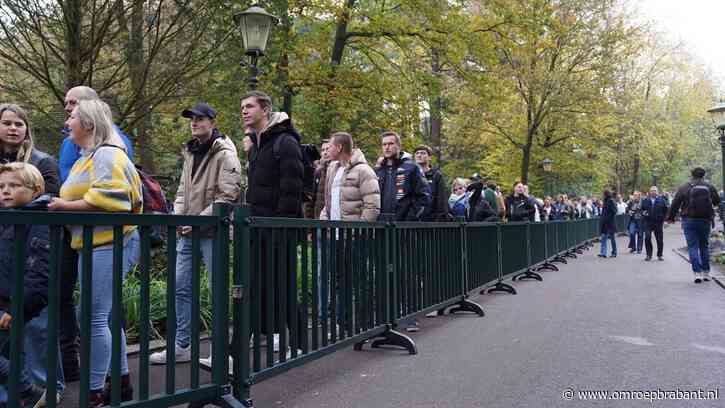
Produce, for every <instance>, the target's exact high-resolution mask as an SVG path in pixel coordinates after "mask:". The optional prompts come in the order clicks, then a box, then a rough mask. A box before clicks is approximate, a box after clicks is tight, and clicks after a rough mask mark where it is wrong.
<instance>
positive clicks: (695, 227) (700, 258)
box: [682, 218, 711, 273]
mask: <svg viewBox="0 0 725 408" xmlns="http://www.w3.org/2000/svg"><path fill="white" fill-rule="evenodd" d="M710 225H711V223H710V220H700V219H696V218H683V219H682V230H683V231H684V233H685V241H687V252H688V253H689V255H690V263H691V264H692V272H694V273H698V272H710V248H709V246H710V242H709V239H710Z"/></svg>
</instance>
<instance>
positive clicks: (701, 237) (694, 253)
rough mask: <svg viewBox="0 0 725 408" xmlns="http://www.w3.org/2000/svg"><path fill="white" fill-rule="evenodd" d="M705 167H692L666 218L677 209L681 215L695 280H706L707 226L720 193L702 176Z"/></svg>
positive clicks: (709, 224)
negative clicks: (688, 177)
mask: <svg viewBox="0 0 725 408" xmlns="http://www.w3.org/2000/svg"><path fill="white" fill-rule="evenodd" d="M704 178H705V169H703V168H701V167H695V168H694V169H692V180H690V181H689V182H687V183H685V184H683V185H682V186H681V187H680V188H679V189H678V190H677V194H676V195H675V198H674V200H672V206H671V207H670V211H669V214H668V215H667V221H668V222H669V223H673V222H675V216H677V211H680V213H681V215H682V230H683V231H684V233H685V240H686V241H687V251H688V252H689V255H690V263H691V264H692V272H693V273H694V274H695V283H701V282H702V281H703V280H704V281H706V282H707V281H709V280H710V248H709V241H708V240H709V238H710V227H711V225H712V220H713V217H714V216H715V210H714V208H713V207H715V206H717V205H718V204H720V196H718V194H717V190H715V187H713V186H712V184H710V183H707V182H706V181H705V180H704Z"/></svg>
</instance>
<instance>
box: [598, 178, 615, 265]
mask: <svg viewBox="0 0 725 408" xmlns="http://www.w3.org/2000/svg"><path fill="white" fill-rule="evenodd" d="M616 216H617V205H616V204H614V200H613V199H612V192H611V191H609V190H604V206H603V208H602V215H601V217H600V218H599V228H600V232H601V234H602V237H601V240H600V241H601V245H600V248H599V255H598V256H599V257H600V258H606V257H607V240H610V241H612V256H611V257H612V258H616V257H617V240H616V238H615V234H616V233H617V225H616V222H615V217H616Z"/></svg>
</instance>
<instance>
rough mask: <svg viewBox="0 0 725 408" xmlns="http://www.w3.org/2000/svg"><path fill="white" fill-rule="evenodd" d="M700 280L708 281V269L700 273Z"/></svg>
mask: <svg viewBox="0 0 725 408" xmlns="http://www.w3.org/2000/svg"><path fill="white" fill-rule="evenodd" d="M702 280H704V281H705V282H710V271H705V272H703V273H702Z"/></svg>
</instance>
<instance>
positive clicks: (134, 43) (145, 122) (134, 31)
mask: <svg viewBox="0 0 725 408" xmlns="http://www.w3.org/2000/svg"><path fill="white" fill-rule="evenodd" d="M145 21H146V19H145V18H144V1H142V0H136V1H134V3H133V7H132V9H131V32H130V35H129V37H128V71H129V76H130V80H131V88H132V89H133V92H134V93H135V94H136V95H137V97H136V99H135V100H136V103H135V105H136V106H135V107H134V109H133V110H132V111H135V112H136V115H141V116H143V117H142V118H141V120H139V121H136V123H137V125H136V129H135V132H133V133H134V134H133V136H135V137H132V139H131V142H132V143H134V142H135V143H134V145H135V146H137V150H136V151H137V152H138V156H139V159H140V162H141V166H142V167H143V168H144V169H145V170H146V171H147V172H149V173H153V172H154V170H155V163H154V154H153V151H152V149H151V148H150V145H151V141H150V140H149V138H148V133H149V128H150V126H151V117H150V115H151V112H150V109H149V108H150V107H149V104H148V101H147V98H146V75H145V69H146V61H145V56H144V23H145Z"/></svg>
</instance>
